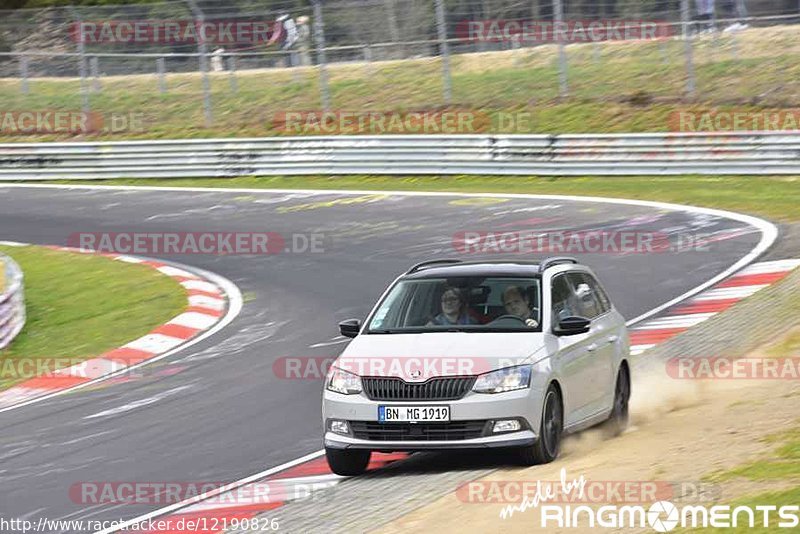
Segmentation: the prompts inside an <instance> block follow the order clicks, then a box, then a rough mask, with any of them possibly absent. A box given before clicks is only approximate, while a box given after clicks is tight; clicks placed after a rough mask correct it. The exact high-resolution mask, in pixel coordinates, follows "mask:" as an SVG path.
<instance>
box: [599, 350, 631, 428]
mask: <svg viewBox="0 0 800 534" xmlns="http://www.w3.org/2000/svg"><path fill="white" fill-rule="evenodd" d="M630 397H631V378H630V375H629V373H628V368H627V367H626V366H624V365H623V366H622V367H620V368H619V372H618V373H617V383H616V385H615V386H614V406H613V408H612V409H611V415H610V416H609V418H608V421H606V425H605V427H606V433H607V434H608V435H609V436H610V437H615V436H619V435H620V434H622V433H623V432H624V431H625V429H626V428H628V420H629V415H628V401H629V400H630Z"/></svg>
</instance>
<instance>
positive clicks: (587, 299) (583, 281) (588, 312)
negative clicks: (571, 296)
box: [567, 273, 603, 319]
mask: <svg viewBox="0 0 800 534" xmlns="http://www.w3.org/2000/svg"><path fill="white" fill-rule="evenodd" d="M567 279H568V280H569V282H570V283H571V285H572V288H573V290H574V292H575V297H576V300H577V303H578V304H577V308H578V315H580V316H581V317H586V318H587V319H594V318H595V317H597V316H598V315H601V314H602V313H603V307H602V305H601V304H600V302H599V300H598V298H597V283H596V282H595V281H594V279H593V278H592V277H591V276H589V275H588V274H586V273H568V274H567Z"/></svg>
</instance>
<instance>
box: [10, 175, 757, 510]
mask: <svg viewBox="0 0 800 534" xmlns="http://www.w3.org/2000/svg"><path fill="white" fill-rule="evenodd" d="M615 229H616V230H623V229H624V230H627V231H640V232H667V233H670V234H674V233H676V232H700V233H703V234H709V233H710V234H714V235H716V236H728V238H725V239H720V240H718V241H715V242H713V243H711V244H710V245H708V250H697V251H690V252H683V253H673V252H665V253H660V254H626V255H620V254H615V253H596V254H576V255H577V256H579V257H580V259H581V260H582V261H583V262H585V263H587V264H588V265H590V266H591V267H592V268H593V269H595V271H596V272H597V273H598V274H599V276H600V278H601V280H602V281H603V283H604V284H605V286H606V288H607V290H608V292H609V293H610V295H611V297H612V299H613V300H614V301H615V303H616V305H617V307H618V308H619V309H620V311H621V312H622V313H623V315H625V316H626V317H627V318H631V317H634V316H637V315H639V314H641V313H644V312H646V311H648V310H650V309H652V308H654V307H656V306H658V305H659V304H662V303H664V302H666V301H668V300H670V299H672V298H675V297H677V296H678V295H680V294H682V293H684V292H685V291H687V290H689V289H691V288H694V287H695V286H698V285H699V284H701V283H703V282H705V281H706V280H708V279H710V278H711V277H712V276H714V275H716V274H718V273H720V272H722V271H723V270H725V269H726V268H728V267H729V266H730V265H732V264H733V263H735V262H736V261H737V260H738V259H739V258H741V257H742V256H744V255H745V254H747V253H748V252H750V250H751V249H753V247H754V246H755V245H756V243H758V241H759V239H760V237H761V234H760V233H759V232H758V231H757V230H756V229H755V228H753V227H750V226H748V225H746V224H744V223H741V222H737V221H732V220H729V219H724V218H718V217H713V216H708V215H701V214H696V213H695V214H692V213H686V212H680V211H670V210H665V209H654V208H653V207H646V206H635V205H620V204H610V203H597V202H588V201H573V200H563V199H516V198H515V199H484V200H481V199H479V198H462V197H458V196H440V197H423V196H411V195H402V194H398V195H364V194H360V193H354V194H336V193H306V192H285V193H275V192H264V193H252V192H248V193H243V192H235V191H233V192H194V191H130V190H117V191H113V190H81V189H47V188H11V187H3V186H0V240H15V241H23V242H30V243H38V244H55V245H66V244H68V243H67V242H68V239H69V236H70V234H73V233H75V232H148V233H153V232H203V231H220V232H263V231H271V232H280V233H282V234H284V235H291V234H298V233H300V234H311V233H322V234H324V235H325V240H324V248H325V250H324V252H320V253H301V254H285V253H284V254H274V255H258V256H254V255H251V256H247V255H221V256H213V255H190V256H187V255H181V256H158V255H152V256H155V257H162V258H163V259H167V260H174V261H178V262H181V263H184V264H187V265H191V266H196V267H199V268H202V269H206V270H209V271H212V272H214V273H217V274H219V275H222V276H224V277H226V278H228V279H230V280H232V281H233V282H234V283H235V284H237V285H238V286H239V288H240V289H241V291H242V294H243V295H244V301H245V302H244V307H243V310H242V312H241V314H240V315H239V316H238V317H237V318H236V319H235V320H234V321H233V323H231V324H230V325H229V326H228V327H227V328H225V329H223V330H222V331H221V332H219V333H217V334H216V335H214V336H212V337H210V338H209V339H206V340H204V341H203V342H201V343H198V344H197V345H195V346H193V347H191V348H189V349H187V350H186V351H183V352H179V353H178V354H176V355H173V356H171V357H169V358H166V359H165V360H162V361H160V362H157V363H154V364H152V365H151V366H146V367H145V368H144V371H145V372H144V375H145V376H143V377H141V378H139V379H136V380H131V381H127V382H120V383H105V384H103V385H101V386H100V387H96V388H94V389H91V390H84V391H79V392H75V393H71V394H68V395H64V396H60V397H56V398H54V399H50V400H47V401H44V402H41V403H38V404H34V405H31V406H27V407H23V408H21V409H17V410H12V411H9V412H5V413H0V428H2V429H3V432H2V434H1V435H0V516H1V517H5V518H33V519H38V518H39V517H46V518H48V519H80V518H83V519H98V520H99V519H107V520H117V519H126V518H132V517H135V516H138V515H141V514H144V513H147V512H149V511H152V510H154V509H157V508H160V507H162V506H163V504H161V505H155V504H153V505H127V504H117V505H88V504H82V503H80V502H75V500H74V499H72V498H71V496H70V493H69V490H70V487H71V486H72V485H73V484H76V483H79V482H84V481H139V482H143V481H162V482H164V481H183V482H189V481H192V482H202V481H217V482H231V481H234V480H237V479H240V478H243V477H245V476H247V475H250V474H252V473H255V472H258V471H261V470H264V469H267V468H269V467H272V466H276V465H279V464H282V463H284V462H288V461H290V460H293V459H295V458H298V457H300V456H302V455H304V454H308V453H310V452H314V451H317V450H319V449H320V447H321V436H322V425H321V421H320V397H321V380H314V379H310V380H286V379H282V378H280V377H276V376H275V374H274V373H273V370H272V364H273V361H274V360H275V359H277V358H280V357H286V356H301V357H303V356H329V355H336V354H338V353H339V352H340V351H341V350H342V349H343V348H344V346H345V345H344V344H343V343H341V342H337V341H341V340H336V339H335V337H336V336H337V334H338V332H337V328H336V323H337V322H338V321H340V320H342V319H346V318H350V317H362V318H363V317H364V316H365V315H366V314H367V312H368V311H369V309H370V307H371V306H372V305H373V303H374V302H375V300H376V298H377V297H378V296H379V295H380V293H381V292H382V291H383V289H384V288H385V287H386V285H387V284H388V283H389V282H390V281H391V280H392V279H393V278H394V277H395V276H396V275H398V274H399V273H401V272H402V271H403V270H404V269H407V268H408V266H409V265H411V264H413V263H415V262H418V261H423V260H425V259H429V258H431V257H440V256H446V257H458V256H459V254H458V252H457V251H455V250H454V249H453V247H452V237H453V235H454V234H455V233H457V232H463V231H498V232H499V231H516V230H539V231H545V230H606V231H610V230H615ZM731 232H733V235H735V237H730V235H731ZM541 256H543V255H542V254H535V255H525V256H524V257H526V258H531V259H535V258H539V257H541ZM469 257H470V258H473V257H477V256H474V255H470V256H469ZM487 257H491V258H495V259H496V258H497V257H499V256H498V255H497V254H489V255H488V256H487ZM517 257H519V256H517ZM65 283H68V281H65ZM332 341H333V343H332V344H328V343H329V342H332ZM318 344H322V346H317V347H312V346H315V345H318ZM154 398H155V399H160V400H158V401H157V402H149V401H152V399H154ZM143 401H144V402H143ZM148 402H149V403H148ZM131 406H133V407H131ZM120 408H124V411H117V413H114V410H115V409H120ZM108 410H111V412H110V413H109V414H108V415H101V416H96V415H97V414H99V413H100V412H104V411H108ZM92 416H95V417H92ZM400 472H402V470H401V471H400Z"/></svg>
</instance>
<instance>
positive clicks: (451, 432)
mask: <svg viewBox="0 0 800 534" xmlns="http://www.w3.org/2000/svg"><path fill="white" fill-rule="evenodd" d="M486 425H487V421H451V422H449V423H376V422H374V421H350V428H351V429H352V430H353V437H355V438H357V439H366V440H370V441H459V440H463V439H475V438H479V437H481V436H482V435H483V433H484V429H485V428H486Z"/></svg>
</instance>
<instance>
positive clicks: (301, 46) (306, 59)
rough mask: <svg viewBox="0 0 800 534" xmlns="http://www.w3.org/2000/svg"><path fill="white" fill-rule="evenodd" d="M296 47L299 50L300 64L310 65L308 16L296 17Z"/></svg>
mask: <svg viewBox="0 0 800 534" xmlns="http://www.w3.org/2000/svg"><path fill="white" fill-rule="evenodd" d="M296 47H297V49H298V50H299V51H300V65H302V66H308V65H311V54H310V53H309V50H310V49H311V28H310V27H309V25H308V17H307V16H305V15H303V16H302V17H297V45H296Z"/></svg>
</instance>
